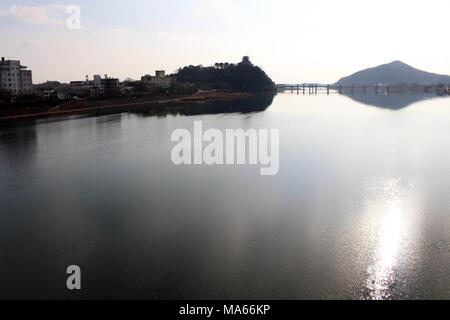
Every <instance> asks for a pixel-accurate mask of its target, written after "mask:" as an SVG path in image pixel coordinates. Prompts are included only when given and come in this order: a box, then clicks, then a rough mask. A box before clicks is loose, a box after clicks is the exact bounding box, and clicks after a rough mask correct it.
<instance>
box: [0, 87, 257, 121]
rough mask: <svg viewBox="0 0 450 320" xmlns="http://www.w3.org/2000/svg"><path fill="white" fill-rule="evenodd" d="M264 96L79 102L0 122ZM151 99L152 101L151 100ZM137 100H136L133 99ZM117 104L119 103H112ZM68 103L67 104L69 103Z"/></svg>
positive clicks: (205, 95) (212, 93)
mask: <svg viewBox="0 0 450 320" xmlns="http://www.w3.org/2000/svg"><path fill="white" fill-rule="evenodd" d="M260 94H265V93H264V92H260V93H253V92H225V91H204V92H197V93H195V94H191V95H186V96H181V97H174V98H171V97H167V98H166V99H159V100H156V99H154V97H147V98H144V99H142V100H141V101H136V102H129V101H132V100H130V99H129V98H119V99H110V100H109V101H108V100H92V101H86V100H79V102H80V103H84V105H85V106H84V107H82V108H72V109H70V105H69V106H68V109H64V110H60V109H59V108H60V107H61V105H59V106H57V107H53V108H50V109H49V110H48V111H44V112H32V113H23V114H11V115H6V116H1V115H0V122H10V121H15V120H28V119H40V118H53V117H63V116H70V115H78V114H79V115H82V114H86V115H89V114H93V115H96V114H98V115H101V114H113V113H121V112H127V111H132V110H133V108H136V107H146V108H148V109H149V110H150V109H151V108H153V107H173V106H176V105H196V104H202V103H205V102H211V101H219V100H224V101H226V100H236V99H244V98H249V97H252V96H256V95H260ZM152 98H153V99H152ZM135 100H137V99H135ZM114 101H115V102H119V103H114ZM120 101H124V102H125V101H128V102H127V103H120ZM70 102H72V103H74V102H77V100H72V101H70ZM70 102H69V103H70Z"/></svg>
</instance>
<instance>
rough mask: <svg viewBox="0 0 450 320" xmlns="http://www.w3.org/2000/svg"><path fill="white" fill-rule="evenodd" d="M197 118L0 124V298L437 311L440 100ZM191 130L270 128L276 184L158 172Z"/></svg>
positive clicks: (449, 176) (376, 98) (200, 111)
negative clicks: (405, 303)
mask: <svg viewBox="0 0 450 320" xmlns="http://www.w3.org/2000/svg"><path fill="white" fill-rule="evenodd" d="M213 109H214V108H213ZM208 110H209V111H208ZM211 110H212V109H211V108H209V107H206V106H205V107H198V108H197V109H195V110H191V109H189V108H187V109H186V108H181V109H178V110H175V111H173V112H169V113H167V112H156V113H154V112H152V113H143V112H140V113H122V114H116V115H105V116H97V117H81V116H77V117H68V118H58V119H41V120H33V121H27V122H17V123H15V124H13V125H11V124H8V125H4V124H3V125H1V127H0V261H1V264H0V298H69V299H78V298H121V299H122V298H141V299H231V298H233V299H266V298H267V299H316V298H318V299H334V298H338V299H428V298H439V299H449V298H450V277H449V274H450V263H449V262H450V233H449V230H450V197H449V190H450V139H449V137H450V99H449V98H448V97H447V98H446V97H434V96H429V95H410V94H398V95H395V94H393V95H389V96H384V95H370V94H367V95H362V94H361V95H355V96H345V95H337V94H331V95H329V96H328V95H325V94H319V95H311V96H310V95H305V96H304V95H297V94H295V93H294V94H291V93H281V94H278V95H277V96H275V97H274V99H273V100H272V99H262V100H261V101H241V102H239V101H238V102H225V103H221V104H220V105H219V106H218V107H216V108H215V109H214V112H210V111H211ZM239 111H243V112H239ZM200 120H201V121H202V123H203V127H204V129H207V128H217V129H219V130H225V129H228V128H242V129H249V128H256V129H279V130H280V131H279V132H280V140H279V146H280V153H279V159H280V166H279V172H278V174H276V175H273V176H262V175H260V167H259V166H255V165H213V166H207V165H195V166H194V165H192V166H189V165H181V166H176V165H174V164H173V163H172V161H171V157H170V155H171V150H172V148H173V146H174V145H175V143H174V142H172V141H171V140H170V136H171V134H172V132H173V131H174V130H175V129H177V128H187V129H189V130H192V128H193V127H194V121H200ZM69 265H78V266H79V267H80V268H81V283H82V290H80V291H69V290H67V288H66V278H67V277H68V275H67V274H66V268H67V267H68V266H69Z"/></svg>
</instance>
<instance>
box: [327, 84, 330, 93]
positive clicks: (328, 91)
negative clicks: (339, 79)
mask: <svg viewBox="0 0 450 320" xmlns="http://www.w3.org/2000/svg"><path fill="white" fill-rule="evenodd" d="M329 94H330V85H329V84H327V95H329Z"/></svg>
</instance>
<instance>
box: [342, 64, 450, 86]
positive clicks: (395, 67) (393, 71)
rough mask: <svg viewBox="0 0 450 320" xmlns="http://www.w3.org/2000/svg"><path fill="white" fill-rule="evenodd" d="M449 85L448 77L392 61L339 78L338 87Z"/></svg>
mask: <svg viewBox="0 0 450 320" xmlns="http://www.w3.org/2000/svg"><path fill="white" fill-rule="evenodd" d="M400 83H405V84H412V83H420V84H425V83H429V84H438V83H445V84H450V76H445V75H440V74H436V73H430V72H425V71H422V70H419V69H416V68H413V67H411V66H409V65H407V64H406V63H403V62H401V61H394V62H391V63H388V64H383V65H381V66H378V67H375V68H369V69H365V70H361V71H358V72H356V73H354V74H352V75H350V76H348V77H344V78H341V79H340V80H339V81H338V82H336V84H338V85H351V84H355V85H374V84H400Z"/></svg>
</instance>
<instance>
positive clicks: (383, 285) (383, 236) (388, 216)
mask: <svg viewBox="0 0 450 320" xmlns="http://www.w3.org/2000/svg"><path fill="white" fill-rule="evenodd" d="M403 226H404V215H403V213H402V209H401V207H400V205H399V203H398V201H395V202H393V203H391V204H390V206H389V208H388V209H387V210H386V213H385V215H384V217H383V220H382V222H381V232H380V238H379V243H378V249H377V253H376V256H375V263H374V264H372V265H371V266H369V268H368V269H367V273H368V274H369V277H368V278H367V280H366V287H367V288H368V289H369V296H370V298H371V299H377V300H379V299H387V298H389V296H390V294H389V292H390V290H389V288H390V287H391V286H392V284H394V282H395V273H394V269H395V267H396V265H397V257H398V253H399V249H400V244H401V240H402V233H403V232H402V230H403Z"/></svg>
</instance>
